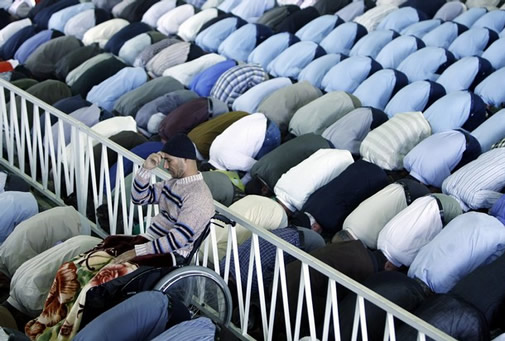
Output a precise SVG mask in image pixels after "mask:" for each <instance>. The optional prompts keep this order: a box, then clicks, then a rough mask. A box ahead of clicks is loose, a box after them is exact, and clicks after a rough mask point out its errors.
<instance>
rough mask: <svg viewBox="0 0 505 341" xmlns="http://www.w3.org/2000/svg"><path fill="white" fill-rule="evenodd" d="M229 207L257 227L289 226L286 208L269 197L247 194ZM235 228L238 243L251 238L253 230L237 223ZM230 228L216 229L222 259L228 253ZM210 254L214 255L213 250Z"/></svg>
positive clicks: (275, 227) (273, 228) (219, 253)
mask: <svg viewBox="0 0 505 341" xmlns="http://www.w3.org/2000/svg"><path fill="white" fill-rule="evenodd" d="M229 209H230V211H232V212H233V213H235V214H237V215H238V216H239V217H242V218H245V219H246V220H248V221H250V222H251V223H252V224H254V225H255V226H256V227H259V228H262V229H265V230H269V231H271V230H275V229H278V228H283V227H286V226H288V217H287V215H286V211H285V210H284V208H283V207H282V206H281V205H280V204H279V203H277V202H276V201H275V200H272V199H270V198H267V197H263V196H259V195H247V196H245V197H243V198H242V199H240V200H238V201H237V202H235V203H233V204H231V206H230V207H229ZM235 229H236V233H237V244H238V245H240V244H242V243H243V242H245V241H246V240H247V239H249V238H251V235H252V233H251V231H249V230H248V229H246V228H245V227H243V226H241V225H240V224H237V225H236V226H235ZM228 230H229V228H228V226H225V227H224V228H217V229H216V241H217V248H218V255H219V259H222V258H223V257H224V256H225V255H226V247H227V245H228ZM230 242H231V241H230ZM209 254H210V255H212V252H210V253H209ZM211 259H212V256H211Z"/></svg>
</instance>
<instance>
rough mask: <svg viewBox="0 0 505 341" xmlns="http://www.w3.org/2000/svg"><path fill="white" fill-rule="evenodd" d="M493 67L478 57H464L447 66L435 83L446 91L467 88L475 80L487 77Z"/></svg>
mask: <svg viewBox="0 0 505 341" xmlns="http://www.w3.org/2000/svg"><path fill="white" fill-rule="evenodd" d="M492 71H493V68H492V66H491V64H490V63H489V62H488V61H487V60H484V59H482V58H480V57H464V58H461V59H460V60H458V61H457V62H455V63H454V64H452V65H451V66H449V67H448V68H447V69H446V70H445V71H444V72H443V73H442V74H441V75H440V77H438V79H437V83H438V84H440V85H442V86H443V87H444V88H445V91H447V93H449V92H454V91H459V90H468V89H470V87H472V85H473V84H474V82H475V80H479V79H481V80H482V79H484V78H485V77H487V76H488V75H489V74H491V72H492Z"/></svg>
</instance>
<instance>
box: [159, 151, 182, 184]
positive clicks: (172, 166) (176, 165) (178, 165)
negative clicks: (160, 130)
mask: <svg viewBox="0 0 505 341" xmlns="http://www.w3.org/2000/svg"><path fill="white" fill-rule="evenodd" d="M163 168H165V169H166V170H168V172H169V173H170V175H172V177H173V178H176V179H180V178H183V177H184V173H185V172H186V161H185V159H182V158H179V157H175V156H172V155H167V156H166V157H165V158H164V163H163Z"/></svg>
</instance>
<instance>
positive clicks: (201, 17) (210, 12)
mask: <svg viewBox="0 0 505 341" xmlns="http://www.w3.org/2000/svg"><path fill="white" fill-rule="evenodd" d="M217 15H218V12H217V9H215V8H209V9H206V10H203V11H201V12H199V13H197V14H195V15H193V16H192V17H190V18H189V19H188V20H186V21H185V22H183V23H182V24H181V26H179V31H177V35H178V36H179V37H181V38H182V39H184V40H185V41H194V40H195V38H196V35H197V34H198V32H199V31H200V29H201V28H202V26H203V25H204V24H205V23H206V22H207V21H209V20H211V19H214V18H215V17H217Z"/></svg>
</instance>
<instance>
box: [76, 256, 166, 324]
mask: <svg viewBox="0 0 505 341" xmlns="http://www.w3.org/2000/svg"><path fill="white" fill-rule="evenodd" d="M172 270H173V268H171V267H153V266H141V267H139V268H138V269H137V270H135V271H133V272H132V273H129V274H128V275H125V276H121V277H118V278H116V279H113V280H112V281H109V282H107V283H104V284H101V285H98V286H96V287H92V288H90V289H89V290H88V292H87V293H86V304H85V306H84V307H82V308H83V313H82V321H81V327H80V329H82V328H84V327H85V326H86V325H87V324H88V323H89V322H91V321H92V320H93V319H95V318H96V317H98V316H99V315H100V314H102V313H104V312H105V311H107V310H109V309H110V308H112V307H114V306H116V305H118V304H119V303H121V302H123V301H124V300H126V299H128V298H130V297H132V296H133V295H135V294H137V293H139V292H142V291H149V290H152V288H153V287H154V285H155V284H156V283H157V282H158V281H159V280H160V279H161V278H162V277H163V276H165V275H166V274H167V273H169V272H170V271H172Z"/></svg>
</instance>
